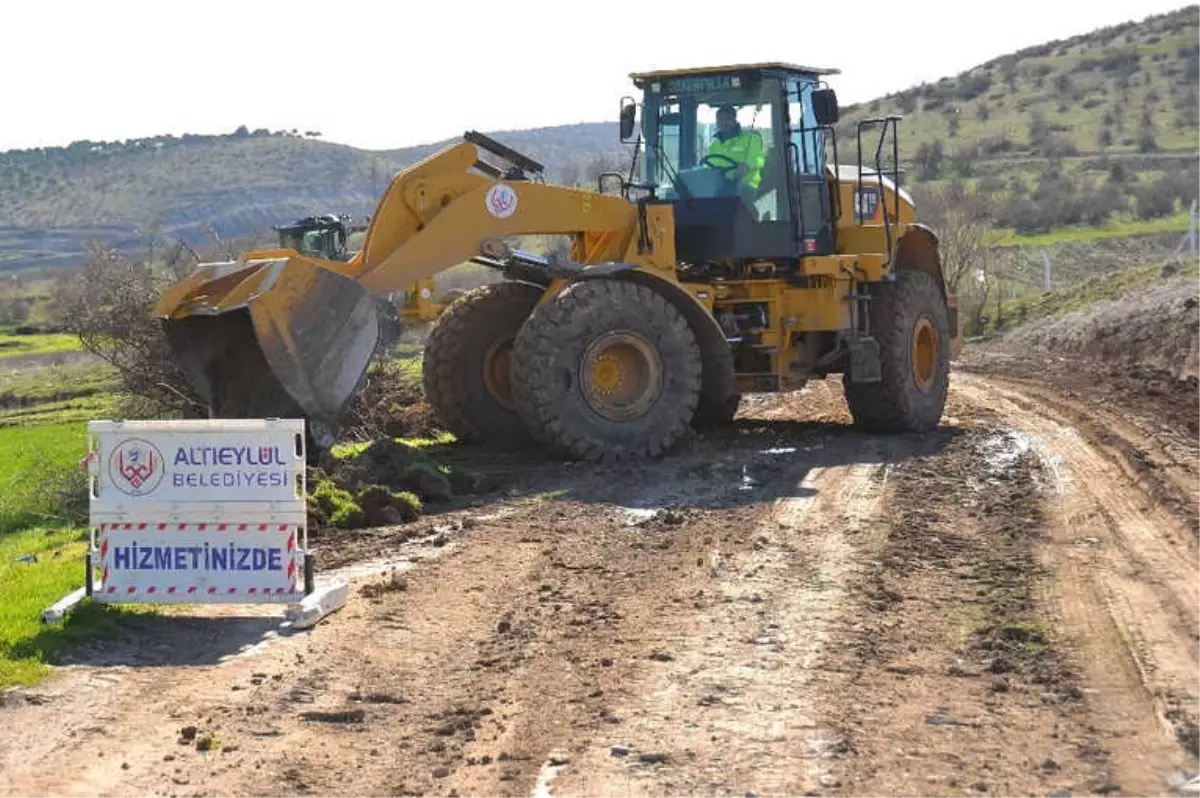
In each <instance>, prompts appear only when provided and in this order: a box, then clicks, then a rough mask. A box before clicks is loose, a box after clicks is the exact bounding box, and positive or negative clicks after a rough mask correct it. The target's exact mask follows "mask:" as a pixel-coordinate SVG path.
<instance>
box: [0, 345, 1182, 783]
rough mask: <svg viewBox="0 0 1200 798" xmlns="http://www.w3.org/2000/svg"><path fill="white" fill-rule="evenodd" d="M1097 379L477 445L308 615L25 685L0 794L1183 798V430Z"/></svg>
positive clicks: (802, 401) (993, 378) (135, 650)
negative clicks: (643, 442) (576, 460)
mask: <svg viewBox="0 0 1200 798" xmlns="http://www.w3.org/2000/svg"><path fill="white" fill-rule="evenodd" d="M1071 380H1076V382H1074V383H1073V382H1071ZM1084 384H1087V381H1086V380H1085V379H1084V377H1083V375H1081V374H1080V373H1078V372H1077V371H1072V370H1070V369H1066V370H1064V372H1063V374H1058V375H1056V374H1054V373H1052V370H1050V369H1047V368H1042V367H1026V368H1024V369H1022V367H1021V366H1020V365H1019V364H1014V363H1010V362H1001V361H997V360H988V361H978V362H966V363H964V364H963V367H962V368H961V369H959V371H957V372H956V374H955V376H954V381H953V389H952V394H951V401H950V406H949V407H948V410H947V414H946V423H945V425H944V427H943V428H942V429H941V430H939V431H938V432H937V433H934V434H930V435H927V436H912V437H896V438H873V437H869V436H865V435H861V434H859V433H856V432H854V431H852V430H851V429H849V428H848V426H847V424H848V421H849V419H848V417H847V416H846V414H845V411H844V408H843V403H842V401H841V396H840V388H839V387H838V386H837V384H836V382H828V383H818V384H815V385H813V386H811V387H810V388H809V389H807V390H806V391H804V392H802V393H799V394H794V395H787V396H775V397H750V398H748V399H747V400H746V402H745V403H744V405H743V411H742V414H741V416H742V417H741V418H740V420H739V421H738V422H737V424H736V425H735V427H733V428H731V429H728V430H724V431H722V432H720V433H719V434H715V435H712V436H709V437H707V438H705V439H702V440H698V441H696V442H694V443H693V444H692V445H691V446H690V447H689V448H688V449H687V450H685V451H682V452H680V453H678V454H676V455H675V456H672V457H670V458H668V459H666V460H663V461H661V462H656V463H651V464H646V465H640V466H636V467H631V466H622V467H613V468H609V469H599V470H597V469H594V468H590V467H585V466H582V465H579V466H565V465H563V464H561V463H556V462H551V461H533V460H503V459H496V460H492V461H482V462H483V463H484V465H485V466H488V467H489V468H490V469H491V471H492V472H493V473H494V474H495V475H496V477H497V479H498V480H500V483H501V485H502V488H501V491H500V492H499V493H498V494H497V496H498V498H496V499H495V500H494V501H489V502H488V503H486V504H481V505H480V506H478V507H474V508H470V509H469V510H467V511H462V512H456V513H454V514H452V515H448V516H446V517H441V518H433V519H428V520H426V521H424V522H422V523H424V524H426V526H430V525H431V524H437V526H436V527H434V528H431V529H430V534H429V535H428V536H427V537H425V538H423V539H420V540H408V539H406V536H405V535H401V534H397V533H396V532H395V531H389V530H378V531H376V532H374V533H372V534H370V535H369V536H365V537H363V538H360V539H359V540H358V541H357V542H356V543H355V544H354V545H353V546H352V547H344V548H339V549H336V550H331V551H329V552H327V555H328V556H327V558H326V570H325V573H326V574H327V575H334V574H342V575H345V576H348V577H350V578H351V579H352V580H353V582H352V586H353V589H352V594H351V598H350V601H349V603H348V605H347V606H346V608H345V609H343V610H342V611H341V612H339V613H338V614H336V615H335V616H333V617H331V618H329V619H328V620H327V621H326V622H324V623H323V624H321V625H320V626H318V627H317V628H315V629H313V630H310V631H307V632H300V633H294V634H278V633H277V632H276V630H277V628H278V619H277V618H274V617H271V615H272V613H270V612H263V613H261V614H259V615H254V614H250V615H245V614H243V615H241V616H238V617H232V616H223V615H220V614H217V613H215V612H206V613H204V614H205V615H208V616H211V617H195V618H182V619H179V618H177V619H166V618H163V619H150V620H140V621H136V622H131V623H130V627H129V634H128V635H127V637H126V638H125V639H122V640H120V641H117V642H116V643H114V642H111V641H109V642H105V643H103V644H97V645H95V646H94V647H92V648H91V649H89V650H86V651H79V652H76V654H75V658H74V661H73V663H72V664H69V665H66V666H64V667H62V668H60V669H59V672H58V673H57V674H56V676H55V677H54V678H53V679H52V680H51V681H49V682H47V683H46V684H44V685H43V686H41V687H39V688H37V689H35V690H31V691H15V692H12V693H10V694H9V695H8V696H7V699H6V701H5V706H4V707H2V708H0V719H2V721H3V722H2V723H0V773H3V778H0V793H3V794H6V795H30V794H47V793H50V794H63V795H76V794H80V795H117V794H120V795H128V794H136V795H141V794H145V795H151V794H153V795H212V794H229V795H268V794H270V795H276V794H309V793H313V794H336V795H435V794H436V795H471V794H489V795H505V796H508V795H535V796H552V795H576V794H589V795H590V794H607V795H684V794H686V795H693V794H706V795H749V794H754V795H775V794H788V795H797V794H814V795H852V794H879V795H886V794H897V795H1068V794H1069V795H1160V794H1172V793H1173V788H1174V787H1177V786H1179V785H1181V784H1182V783H1183V782H1185V781H1187V780H1188V779H1190V778H1192V777H1194V776H1195V774H1196V772H1197V770H1200V768H1198V765H1197V757H1198V752H1197V746H1198V739H1197V738H1198V735H1197V711H1196V709H1197V691H1196V682H1197V674H1198V671H1200V666H1198V662H1197V642H1198V637H1197V621H1198V618H1197V589H1198V586H1200V578H1198V574H1197V535H1196V523H1195V522H1196V518H1197V495H1196V492H1195V491H1196V484H1197V482H1196V477H1197V454H1196V450H1195V445H1196V443H1195V442H1196V435H1195V429H1194V428H1192V429H1187V428H1186V424H1187V421H1186V419H1185V418H1184V416H1183V415H1179V416H1178V418H1176V416H1173V415H1172V413H1173V412H1178V413H1180V414H1182V413H1183V408H1185V407H1186V402H1187V401H1188V400H1187V398H1186V397H1183V398H1180V397H1176V396H1174V395H1172V396H1168V397H1165V398H1164V397H1163V396H1161V395H1160V396H1158V397H1154V396H1145V395H1135V394H1136V391H1134V392H1133V393H1131V394H1130V395H1128V396H1126V395H1125V394H1123V393H1122V392H1121V391H1120V390H1117V389H1113V390H1112V391H1108V392H1106V390H1105V389H1103V388H1097V387H1095V386H1092V387H1091V388H1090V389H1089V390H1086V391H1085V390H1083V389H1082V388H1083V385H1084ZM1191 390H1192V392H1193V393H1192V397H1193V398H1192V399H1191V400H1190V401H1191V402H1192V405H1191V408H1192V411H1193V412H1194V409H1195V401H1194V386H1193V388H1191ZM1164 403H1165V405H1164ZM1164 407H1165V408H1166V409H1164ZM1173 419H1174V420H1175V421H1177V422H1178V423H1175V424H1174V425H1173V424H1172V420H1173ZM1193 421H1194V420H1193ZM1179 423H1182V424H1184V425H1185V426H1184V427H1183V428H1181V427H1179V426H1178V424H1179ZM331 545H332V544H331ZM338 568H341V569H342V570H340V571H339V570H338ZM1186 790H1187V788H1186V787H1184V788H1182V790H1180V791H1178V792H1182V793H1186Z"/></svg>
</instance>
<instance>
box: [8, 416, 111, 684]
mask: <svg viewBox="0 0 1200 798" xmlns="http://www.w3.org/2000/svg"><path fill="white" fill-rule="evenodd" d="M86 444H87V427H86V426H85V425H84V424H82V423H67V424H39V425H37V426H24V427H6V428H0V451H2V452H4V453H5V455H6V457H5V458H4V459H3V460H2V461H0V689H3V688H4V687H8V686H10V685H13V684H25V685H30V684H34V683H36V682H37V681H38V680H39V679H40V678H42V677H43V676H44V675H45V674H46V673H47V672H48V663H49V662H51V661H53V658H54V657H55V656H56V655H57V654H58V653H59V652H60V651H61V650H62V649H63V648H64V647H65V646H66V645H68V644H69V643H71V642H72V641H75V640H81V639H84V638H86V637H94V636H97V635H104V634H108V633H109V632H111V630H112V629H113V625H114V624H115V622H116V620H117V618H118V616H119V615H120V614H121V611H119V610H112V609H107V608H105V607H102V606H100V605H86V606H84V607H83V608H81V611H79V612H78V613H75V614H73V615H71V616H70V617H69V618H68V619H66V620H64V621H60V622H58V623H54V624H42V622H41V612H42V610H43V609H45V608H46V607H48V606H50V605H51V604H53V603H54V602H55V601H57V600H58V599H60V598H62V597H63V596H65V595H66V594H68V593H70V592H71V591H72V590H74V589H76V588H79V587H82V586H83V583H84V564H83V555H84V553H85V551H86V549H87V543H86V534H87V533H86V531H85V530H84V529H82V528H80V527H78V526H77V525H76V524H75V523H73V521H77V520H79V519H78V518H75V519H72V518H70V517H66V516H64V515H63V514H62V513H61V509H60V508H61V505H62V501H61V494H62V492H63V491H68V492H70V493H71V495H73V496H75V497H77V498H81V497H82V496H83V495H85V494H83V493H82V491H83V490H84V489H85V487H86V478H85V477H84V474H83V472H82V471H80V470H78V469H77V468H76V463H77V462H78V461H79V459H80V458H81V457H82V456H83V455H84V453H85V451H86ZM81 509H82V508H80V507H79V506H78V505H76V511H79V510H81Z"/></svg>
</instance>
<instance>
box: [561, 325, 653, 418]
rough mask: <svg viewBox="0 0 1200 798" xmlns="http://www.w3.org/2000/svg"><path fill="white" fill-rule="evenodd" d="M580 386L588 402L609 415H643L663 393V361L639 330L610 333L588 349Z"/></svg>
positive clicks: (606, 416) (598, 410)
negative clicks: (638, 332)
mask: <svg viewBox="0 0 1200 798" xmlns="http://www.w3.org/2000/svg"><path fill="white" fill-rule="evenodd" d="M580 385H581V386H582V387H583V397H584V399H585V400H586V401H587V403H588V405H590V406H591V408H592V409H593V410H595V411H596V412H597V413H599V414H600V415H602V416H604V417H605V418H608V419H612V420H613V421H628V420H630V419H634V418H639V417H641V416H643V415H645V414H646V412H647V411H648V410H649V409H650V408H651V407H652V406H653V405H654V403H655V402H656V401H657V400H658V397H659V395H660V394H661V393H662V361H661V360H660V359H659V357H658V352H657V350H656V349H655V348H654V345H653V344H651V343H650V342H649V341H647V340H646V339H645V338H643V337H642V336H640V335H638V334H637V333H633V332H611V333H606V334H604V335H602V336H600V337H599V338H597V339H596V340H595V341H593V342H592V343H591V344H590V345H589V346H588V348H587V349H586V350H585V351H584V353H583V359H582V360H581V362H580Z"/></svg>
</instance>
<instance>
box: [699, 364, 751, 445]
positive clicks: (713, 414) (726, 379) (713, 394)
mask: <svg viewBox="0 0 1200 798" xmlns="http://www.w3.org/2000/svg"><path fill="white" fill-rule="evenodd" d="M704 371H705V374H704V378H705V381H704V388H705V389H707V390H702V391H701V393H700V404H699V405H698V406H697V407H696V415H695V416H694V417H693V418H692V426H693V427H695V428H696V429H698V430H707V429H713V428H715V427H724V426H728V425H729V424H732V423H733V417H734V416H736V415H737V411H738V407H739V406H740V405H741V403H742V395H741V394H740V393H738V391H737V376H736V374H735V373H734V366H733V352H732V351H731V350H730V349H729V347H728V345H724V346H722V348H721V349H720V350H719V351H718V352H715V353H712V354H710V356H709V358H708V359H707V360H706V361H705V363H704Z"/></svg>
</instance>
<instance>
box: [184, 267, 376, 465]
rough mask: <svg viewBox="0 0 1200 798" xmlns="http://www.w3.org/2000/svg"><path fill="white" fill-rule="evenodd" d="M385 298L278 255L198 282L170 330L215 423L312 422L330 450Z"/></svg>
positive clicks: (361, 372)
mask: <svg viewBox="0 0 1200 798" xmlns="http://www.w3.org/2000/svg"><path fill="white" fill-rule="evenodd" d="M375 302H376V300H375V298H374V297H373V296H372V295H371V294H369V293H368V292H366V291H365V290H364V289H362V288H361V287H360V286H359V285H358V283H356V282H354V281H353V280H351V279H349V278H347V277H343V276H342V275H340V274H338V273H337V272H334V271H332V270H330V269H326V268H323V267H322V266H320V265H318V264H316V263H314V262H312V261H309V260H307V259H306V258H298V257H290V258H277V259H272V260H269V261H263V262H258V263H254V264H251V265H250V266H249V267H247V268H245V269H243V270H240V271H239V272H237V273H236V274H235V275H233V276H230V275H227V276H224V277H221V278H218V279H214V280H210V281H208V282H207V283H200V284H198V285H197V286H196V287H195V288H193V289H192V290H191V291H189V292H188V293H187V295H186V296H185V297H184V298H183V299H182V300H181V301H180V302H178V304H177V305H176V307H175V308H174V309H173V310H172V311H170V312H169V314H163V315H164V321H163V324H164V326H165V330H166V336H167V341H168V343H169V345H170V347H171V349H172V351H173V353H174V356H175V359H176V362H177V363H178V364H179V366H180V368H181V369H182V370H183V371H184V373H185V374H186V375H187V377H188V379H189V380H190V381H191V383H192V385H193V386H194V387H195V388H196V390H197V391H198V392H199V393H200V394H201V395H202V396H204V397H205V399H206V400H207V401H208V403H209V409H210V415H211V416H212V417H213V418H268V417H284V418H289V417H290V418H296V417H305V418H306V419H307V420H308V422H309V427H310V430H311V432H312V434H313V439H314V441H315V442H316V443H317V444H318V445H321V446H329V445H332V443H333V440H332V438H333V435H334V433H336V430H337V426H338V419H339V418H340V416H341V414H342V411H343V409H344V407H345V405H346V403H347V402H348V401H349V399H350V398H351V396H353V394H354V392H355V390H356V389H357V388H358V385H359V383H360V381H361V380H362V377H363V375H364V374H365V373H366V370H367V366H368V365H369V363H370V361H371V357H372V356H373V354H374V353H375V349H376V346H377V345H378V343H379V319H378V315H377V311H376V306H375Z"/></svg>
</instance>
